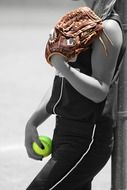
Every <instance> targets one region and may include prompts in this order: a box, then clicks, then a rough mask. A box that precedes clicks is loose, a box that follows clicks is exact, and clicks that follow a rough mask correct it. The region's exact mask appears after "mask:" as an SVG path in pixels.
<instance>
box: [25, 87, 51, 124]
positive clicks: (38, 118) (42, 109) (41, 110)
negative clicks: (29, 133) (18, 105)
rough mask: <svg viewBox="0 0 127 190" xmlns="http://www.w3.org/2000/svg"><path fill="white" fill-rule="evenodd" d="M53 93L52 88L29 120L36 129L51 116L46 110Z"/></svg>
mask: <svg viewBox="0 0 127 190" xmlns="http://www.w3.org/2000/svg"><path fill="white" fill-rule="evenodd" d="M51 91H52V88H49V89H48V90H47V92H46V93H45V95H44V97H43V98H42V101H41V103H40V105H39V106H38V108H37V109H36V111H35V112H34V113H33V114H32V116H31V117H30V119H29V120H28V122H31V123H32V124H33V125H34V126H35V127H38V126H39V125H40V124H42V123H43V122H44V121H45V120H46V119H47V118H48V117H49V116H50V114H49V113H48V112H47V110H46V105H47V103H48V101H49V99H50V96H51Z"/></svg>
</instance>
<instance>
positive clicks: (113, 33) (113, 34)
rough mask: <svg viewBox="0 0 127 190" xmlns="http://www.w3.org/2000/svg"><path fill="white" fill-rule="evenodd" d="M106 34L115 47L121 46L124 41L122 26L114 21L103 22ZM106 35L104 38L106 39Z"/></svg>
mask: <svg viewBox="0 0 127 190" xmlns="http://www.w3.org/2000/svg"><path fill="white" fill-rule="evenodd" d="M103 27H104V33H105V34H106V35H107V36H108V37H109V39H110V40H111V42H112V44H113V46H114V47H116V48H117V47H118V48H119V46H121V44H122V41H123V32H122V29H121V27H120V24H119V23H118V22H117V21H116V20H113V19H107V20H105V21H103ZM104 33H103V34H102V38H104Z"/></svg>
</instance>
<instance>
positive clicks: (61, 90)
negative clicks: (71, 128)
mask: <svg viewBox="0 0 127 190" xmlns="http://www.w3.org/2000/svg"><path fill="white" fill-rule="evenodd" d="M63 79H64V78H63V77H61V80H62V81H61V89H60V96H59V98H58V100H57V102H56V103H55V105H54V107H53V113H54V114H56V113H55V109H56V106H57V105H58V103H59V102H60V100H61V98H62V94H63Z"/></svg>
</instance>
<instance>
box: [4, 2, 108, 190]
mask: <svg viewBox="0 0 127 190" xmlns="http://www.w3.org/2000/svg"><path fill="white" fill-rule="evenodd" d="M79 6H83V2H81V1H79V2H73V1H71V0H64V1H60V0H46V1H44V0H36V1H34V0H0V171H1V172H0V173H1V174H0V189H2V190H9V189H12V190H25V189H26V187H27V186H28V185H29V183H30V182H31V181H32V179H33V178H34V177H35V176H36V174H37V173H38V171H39V170H40V169H41V168H42V166H43V165H44V164H45V163H46V162H47V161H48V159H49V158H50V157H48V158H45V159H44V160H43V161H42V162H40V161H35V160H32V159H30V158H28V157H27V154H26V151H25V147H24V130H25V125H26V122H27V120H28V119H29V117H30V116H31V114H32V113H33V112H34V110H35V109H36V108H37V106H38V105H39V104H40V102H41V99H42V97H43V95H44V93H45V91H46V90H47V88H48V87H49V86H50V85H51V84H52V82H53V77H54V70H53V68H52V67H51V66H49V65H48V64H47V63H46V61H45V57H44V49H45V43H46V41H47V39H48V34H49V32H50V30H51V29H52V27H53V26H54V24H55V23H56V21H57V20H58V19H59V17H60V16H62V15H63V14H64V13H66V12H67V11H69V10H71V9H72V8H76V7H79ZM54 125H55V118H54V116H51V117H50V119H48V120H47V121H46V122H45V123H44V124H43V125H41V126H40V127H39V128H38V131H39V134H40V135H47V136H50V137H52V135H53V130H54ZM110 176H111V174H110V160H109V162H108V163H107V165H106V166H105V167H104V169H103V170H102V171H101V172H100V173H99V174H98V175H97V177H95V180H94V182H93V190H107V189H110V183H111V182H110Z"/></svg>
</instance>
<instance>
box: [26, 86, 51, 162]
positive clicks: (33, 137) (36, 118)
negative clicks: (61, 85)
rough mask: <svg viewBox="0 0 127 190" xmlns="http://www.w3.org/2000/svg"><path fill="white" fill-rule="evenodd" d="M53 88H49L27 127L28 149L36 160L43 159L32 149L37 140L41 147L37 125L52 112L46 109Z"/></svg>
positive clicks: (30, 155)
mask: <svg viewBox="0 0 127 190" xmlns="http://www.w3.org/2000/svg"><path fill="white" fill-rule="evenodd" d="M51 90H52V88H50V89H48V91H47V92H46V94H45V96H44V97H43V99H42V101H41V104H40V105H39V107H38V108H37V110H36V111H35V112H34V113H33V114H32V116H31V117H30V119H29V120H28V122H27V124H26V127H25V147H26V151H27V153H28V156H29V157H30V158H33V159H36V160H42V157H41V156H38V155H36V154H35V152H34V151H33V149H32V143H33V142H36V143H37V144H38V145H39V146H40V147H41V143H40V141H39V139H38V136H39V134H38V131H37V127H38V126H39V125H40V124H41V123H43V122H44V121H45V120H46V119H47V118H48V117H49V116H50V114H49V113H48V112H47V111H46V105H47V103H48V101H49V98H50V95H51Z"/></svg>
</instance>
